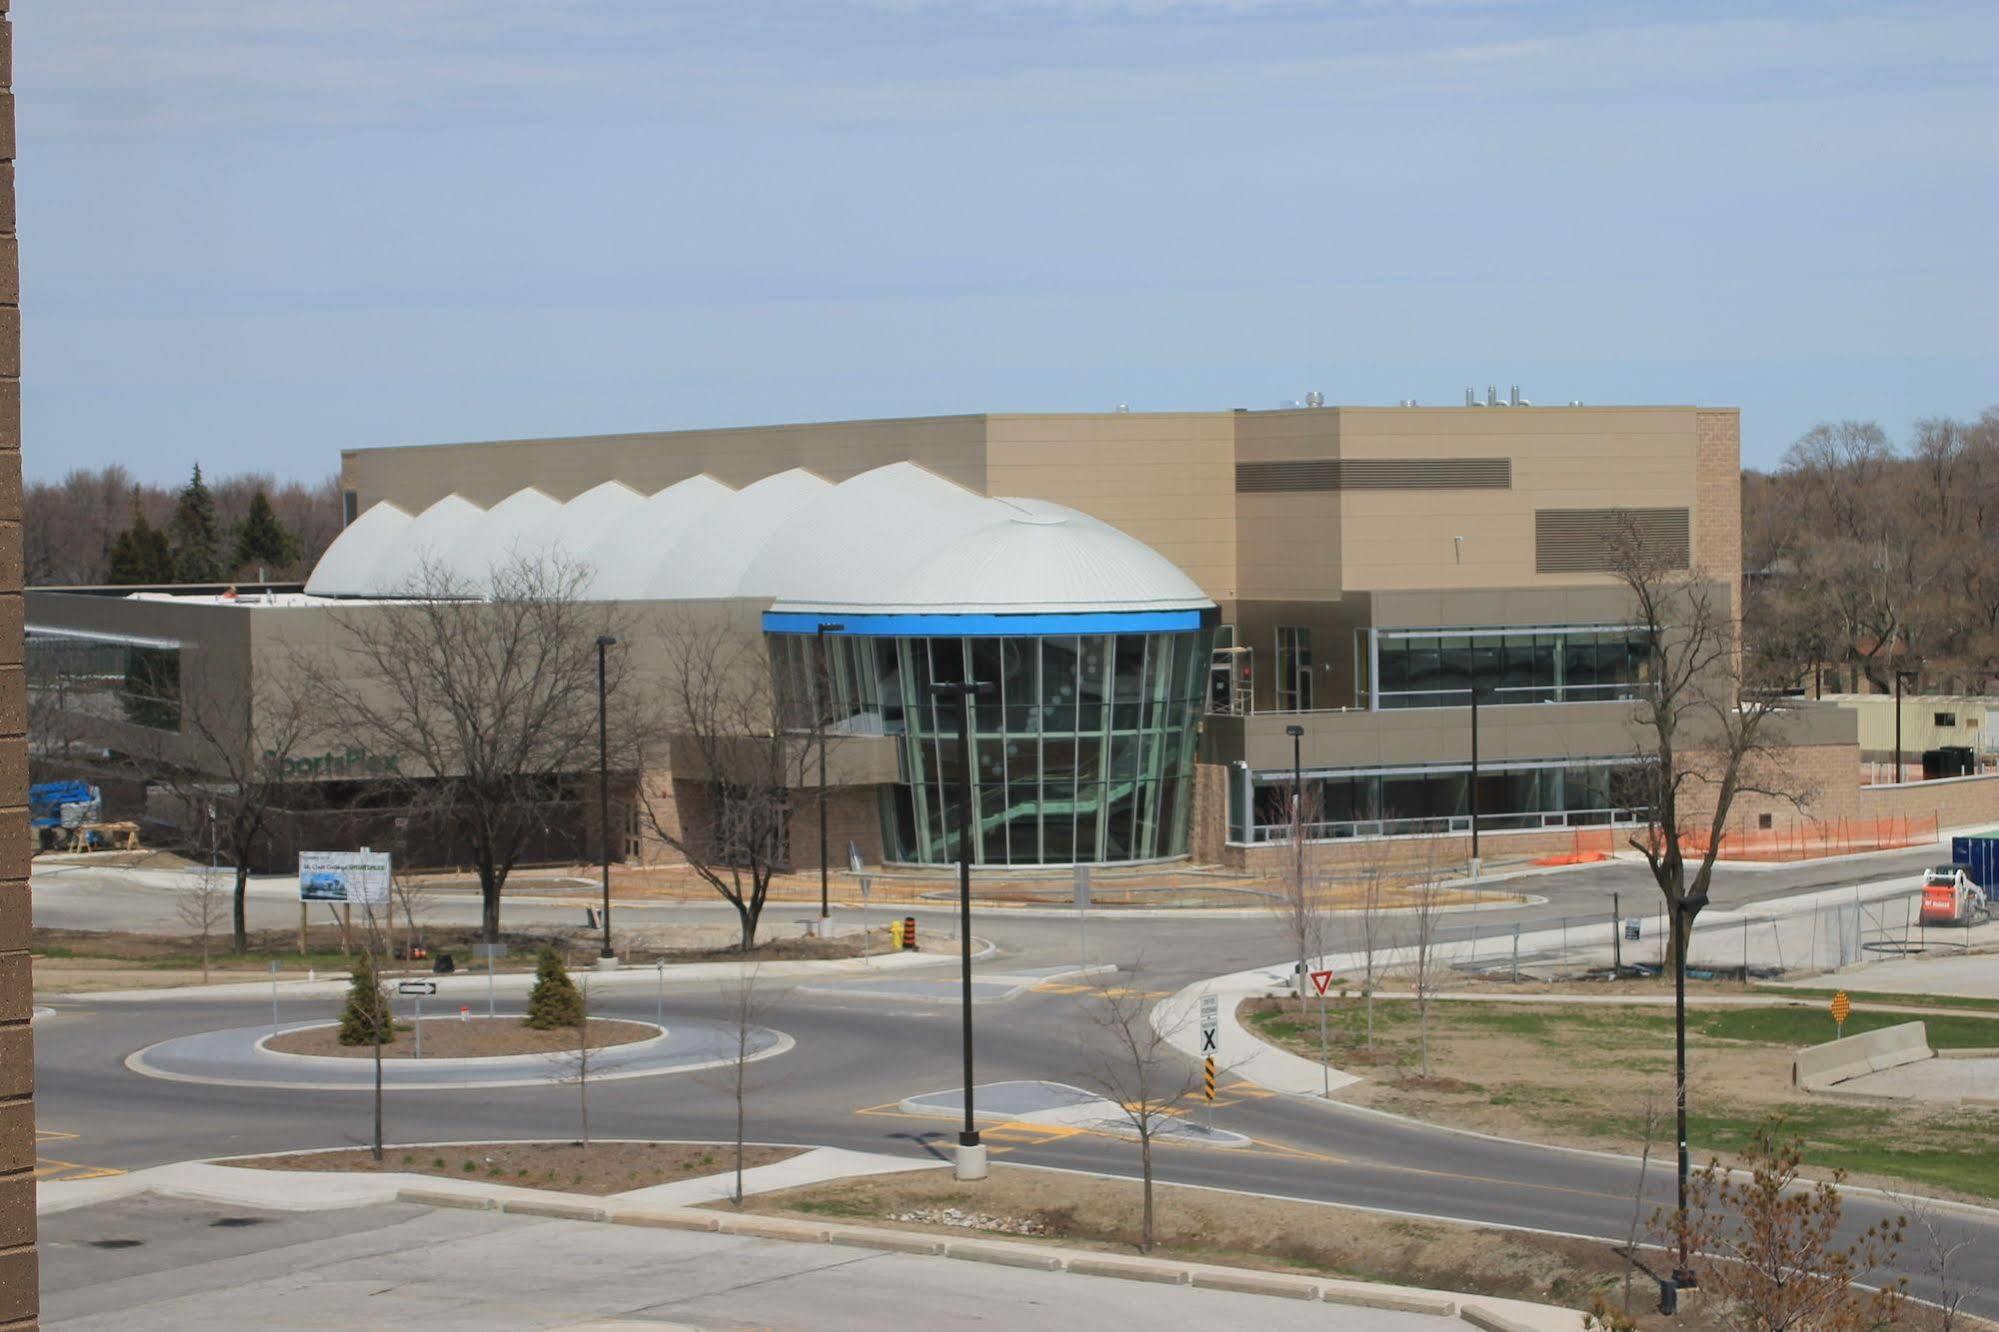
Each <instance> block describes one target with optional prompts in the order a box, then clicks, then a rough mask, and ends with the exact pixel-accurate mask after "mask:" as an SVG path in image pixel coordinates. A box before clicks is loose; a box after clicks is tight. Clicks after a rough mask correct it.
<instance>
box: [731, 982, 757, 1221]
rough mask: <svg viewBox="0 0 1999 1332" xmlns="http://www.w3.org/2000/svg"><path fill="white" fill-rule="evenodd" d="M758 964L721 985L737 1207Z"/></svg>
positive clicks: (740, 1196) (749, 1088) (754, 1034)
mask: <svg viewBox="0 0 1999 1332" xmlns="http://www.w3.org/2000/svg"><path fill="white" fill-rule="evenodd" d="M757 978H758V968H757V965H756V964H755V963H753V962H747V963H744V964H743V967H742V969H741V970H740V971H738V972H737V973H736V978H735V979H734V980H733V981H731V982H729V983H728V984H727V985H726V986H724V987H723V991H722V997H723V1000H724V1002H725V1003H726V1004H727V1005H728V1008H727V1010H726V1011H727V1013H728V1019H729V1036H728V1039H729V1044H728V1046H727V1050H728V1055H727V1058H728V1063H727V1065H726V1067H725V1068H724V1069H723V1070H722V1073H723V1076H724V1077H725V1078H726V1079H727V1087H728V1092H729V1097H730V1100H731V1101H732V1102H733V1104H734V1106H735V1112H736V1132H735V1183H734V1185H733V1187H732V1188H731V1189H730V1192H729V1201H730V1202H731V1203H733V1204H735V1205H736V1206H737V1207H741V1206H742V1205H743V1148H744V1141H745V1136H746V1126H747V1122H748V1116H749V1103H750V1093H751V1091H752V1090H754V1088H753V1087H752V1086H751V1076H750V1074H751V1065H752V1064H754V1063H755V1062H756V1060H757V1058H758V1056H759V1055H761V1054H762V1053H763V1046H762V1044H761V1043H760V1042H759V1040H758V1038H759V1037H760V1036H761V1035H762V1034H763V1030H764V1028H763V1019H764V1013H765V1008H766V1006H767V1005H766V1004H765V1002H764V999H763V997H762V995H761V994H760V993H759V992H758V990H757Z"/></svg>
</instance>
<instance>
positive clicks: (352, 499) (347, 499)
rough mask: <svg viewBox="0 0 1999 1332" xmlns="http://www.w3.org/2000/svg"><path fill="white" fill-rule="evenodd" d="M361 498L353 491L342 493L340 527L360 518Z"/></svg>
mask: <svg viewBox="0 0 1999 1332" xmlns="http://www.w3.org/2000/svg"><path fill="white" fill-rule="evenodd" d="M360 509H361V497H360V496H359V495H356V494H355V493H354V492H353V491H351V490H343V491H341V492H340V525H341V526H342V527H345V526H347V524H349V523H351V522H353V521H354V520H355V518H357V517H359V516H360Z"/></svg>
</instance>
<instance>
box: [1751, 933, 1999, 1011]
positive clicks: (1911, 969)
mask: <svg viewBox="0 0 1999 1332" xmlns="http://www.w3.org/2000/svg"><path fill="white" fill-rule="evenodd" d="M1963 933H1965V934H1966V935H1967V942H1970V943H1973V944H1974V945H1980V946H1984V947H1992V946H1994V945H1999V925H1983V926H1980V927H1978V928H1977V929H1975V930H1969V931H1963ZM1775 983H1776V984H1779V985H1786V986H1795V987H1799V988H1807V989H1819V990H1823V989H1829V988H1832V987H1833V986H1835V985H1844V986H1847V987H1849V988H1851V989H1855V990H1869V991H1878V992H1880V993H1883V994H1950V995H1958V996H1961V997H1963V998H1967V999H1999V952H1990V953H1958V954H1955V955H1952V954H1936V955H1928V956H1923V957H1903V958H1897V959H1895V960H1894V961H1892V962H1876V963H1874V964H1873V965H1872V966H1868V967H1862V968H1857V969H1854V970H1851V971H1845V972H1840V973H1839V974H1838V975H1837V976H1806V977H1801V978H1799V979H1797V980H1784V981H1777V982H1775Z"/></svg>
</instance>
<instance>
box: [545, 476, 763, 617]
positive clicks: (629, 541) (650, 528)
mask: <svg viewBox="0 0 1999 1332" xmlns="http://www.w3.org/2000/svg"><path fill="white" fill-rule="evenodd" d="M735 493H736V492H735V491H733V490H731V489H730V488H729V487H727V486H725V485H723V484H722V483H721V482H720V481H717V480H716V479H715V478H714V477H712V476H709V475H708V474H707V473H706V472H703V473H701V474H700V475H698V476H690V477H688V478H687V479H686V480H685V481H676V482H674V483H673V484H672V485H670V486H668V487H667V488H666V489H665V490H662V491H659V492H657V493H655V494H652V495H649V496H647V497H646V498H644V499H642V500H640V501H639V502H638V503H637V504H636V505H634V506H632V507H631V508H630V509H628V510H626V511H625V513H624V514H623V515H622V516H620V517H619V518H617V519H616V520H615V521H613V522H611V523H610V524H609V525H608V526H606V527H603V528H601V529H599V531H598V533H597V536H596V539H595V540H594V541H592V542H591V543H590V545H588V546H587V547H585V550H584V559H585V561H586V562H587V563H588V564H589V565H590V568H591V581H590V595H591V597H592V598H594V599H596V600H598V601H639V600H643V599H644V597H645V589H646V585H647V584H648V583H650V582H651V581H652V576H653V571H654V570H655V569H656V568H657V567H658V565H659V561H660V559H661V557H662V556H663V555H665V554H666V553H667V552H668V551H669V550H670V549H671V548H672V547H673V546H674V545H675V544H676V543H677V542H678V541H679V539H680V537H681V536H682V535H683V534H684V533H685V532H686V530H687V528H688V526H689V524H691V523H693V522H695V521H696V520H698V519H699V518H701V517H702V515H704V514H706V513H707V512H708V511H709V510H711V509H713V508H715V507H716V506H717V505H719V504H721V503H722V502H723V501H724V500H726V499H728V497H729V496H731V495H733V494H735ZM581 498H582V496H581V495H579V496H577V499H581ZM570 502H571V503H574V502H575V501H574V500H572V501H570Z"/></svg>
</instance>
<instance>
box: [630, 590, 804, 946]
mask: <svg viewBox="0 0 1999 1332" xmlns="http://www.w3.org/2000/svg"><path fill="white" fill-rule="evenodd" d="M659 660H660V663H661V666H660V677H659V679H658V681H657V682H656V683H653V682H649V684H651V686H652V687H651V689H650V691H649V692H651V693H652V694H653V696H654V697H655V698H656V699H657V700H658V703H659V706H660V708H661V709H662V713H663V715H662V716H660V717H659V718H658V719H657V720H656V721H655V722H654V723H653V724H652V725H650V726H646V727H638V728H634V729H635V731H639V732H642V733H645V734H655V735H656V734H664V735H665V736H666V737H668V738H666V739H664V740H660V741H655V742H654V743H655V745H656V746H658V747H660V748H667V749H669V750H670V754H669V756H668V757H670V759H671V767H672V770H673V777H674V779H675V786H676V787H677V788H678V789H679V790H681V791H684V792H688V793H690V794H693V795H694V796H695V798H693V799H683V798H679V797H677V796H676V795H675V793H674V792H673V791H664V792H659V791H654V790H652V789H649V788H648V785H647V783H646V782H645V781H643V780H642V781H641V782H640V792H639V809H640V814H641V816H642V817H643V818H644V820H645V822H646V824H647V825H648V826H649V827H650V828H651V830H652V832H653V834H654V835H655V836H657V837H658V839H659V840H660V841H661V842H664V843H665V844H666V845H667V846H669V847H671V848H673V849H674V850H675V851H677V852H679V853H680V855H681V856H682V857H684V858H685V859H686V861H687V863H688V865H689V866H690V867H691V868H692V869H693V870H694V872H695V873H696V874H698V875H699V876H700V877H701V879H702V880H703V881H704V882H706V883H707V884H708V886H709V887H711V888H713V889H714V890H715V891H716V892H717V893H718V894H720V895H721V897H722V899H723V900H724V901H726V902H728V903H729V905H730V906H732V907H734V908H735V909H736V918H737V922H738V924H739V926H740V928H741V934H742V939H741V947H742V950H743V951H744V952H746V953H747V952H749V951H750V950H751V949H752V948H754V947H755V946H756V936H757V926H758V924H759V922H760V921H761V920H762V919H763V911H764V903H765V902H766V900H768V898H769V895H770V884H771V878H772V876H773V875H775V874H777V873H778V872H779V871H781V870H783V869H786V868H788V867H789V865H790V861H791V844H790V816H791V808H792V792H793V791H795V790H797V789H799V788H801V787H803V786H805V785H806V784H807V776H806V774H807V768H808V765H809V764H810V762H811V756H812V755H813V753H814V750H813V747H812V727H811V724H810V723H809V722H808V721H807V720H806V718H805V717H804V715H803V714H802V713H801V712H800V711H799V706H800V700H799V698H798V697H795V696H794V691H792V690H788V689H785V690H781V688H780V685H779V682H778V680H777V678H776V676H775V675H774V673H773V671H772V669H771V663H770V659H769V655H768V653H767V650H766V649H765V647H764V644H763V642H762V640H761V638H760V637H758V636H755V635H752V634H747V633H745V632H743V630H742V628H741V626H739V625H736V624H733V623H731V622H729V621H727V620H726V619H713V620H709V619H705V618H697V617H688V618H686V619H684V620H683V621H682V622H681V623H680V624H678V625H677V626H676V627H675V628H674V629H673V630H672V631H671V632H669V633H668V634H667V635H666V636H665V637H664V638H663V639H662V640H661V643H660V653H659ZM799 692H802V691H799Z"/></svg>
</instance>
